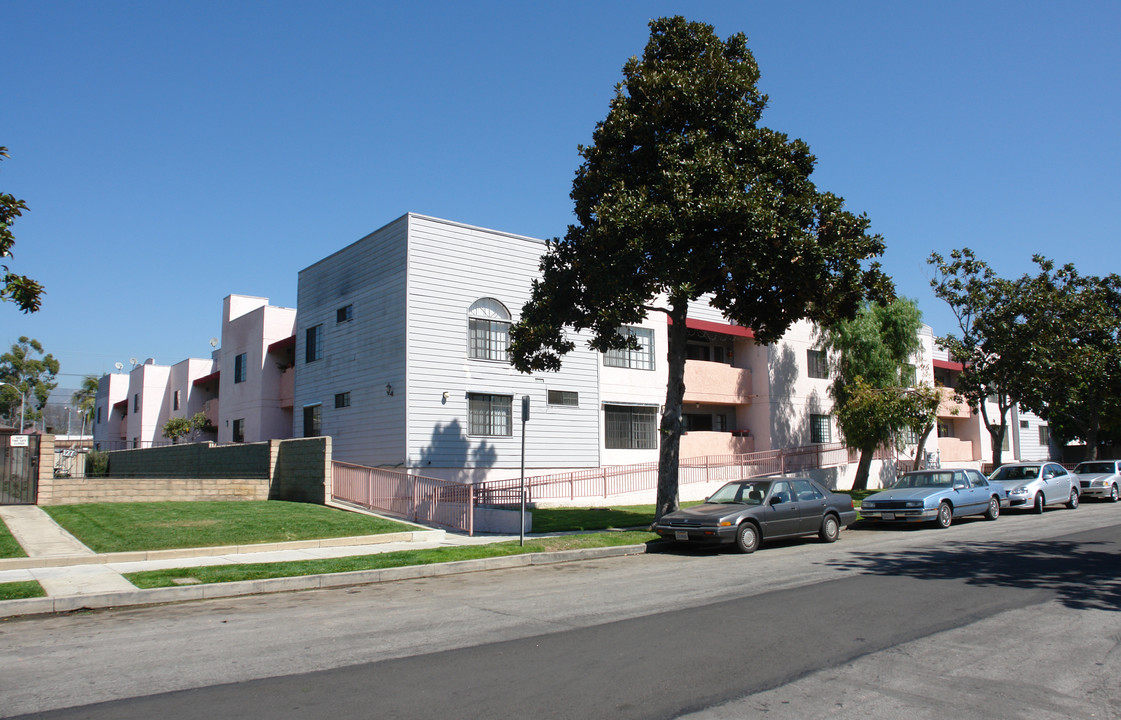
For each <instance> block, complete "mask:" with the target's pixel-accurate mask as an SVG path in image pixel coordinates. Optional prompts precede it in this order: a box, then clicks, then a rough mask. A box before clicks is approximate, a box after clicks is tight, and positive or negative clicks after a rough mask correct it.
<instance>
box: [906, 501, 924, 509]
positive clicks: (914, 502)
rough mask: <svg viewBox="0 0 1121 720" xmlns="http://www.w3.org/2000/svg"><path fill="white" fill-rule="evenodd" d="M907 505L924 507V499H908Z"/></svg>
mask: <svg viewBox="0 0 1121 720" xmlns="http://www.w3.org/2000/svg"><path fill="white" fill-rule="evenodd" d="M907 507H909V508H918V507H922V500H908V501H907Z"/></svg>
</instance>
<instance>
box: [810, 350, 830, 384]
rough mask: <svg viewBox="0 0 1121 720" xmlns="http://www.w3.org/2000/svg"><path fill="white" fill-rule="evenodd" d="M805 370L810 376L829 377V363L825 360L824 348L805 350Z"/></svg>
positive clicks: (821, 378)
mask: <svg viewBox="0 0 1121 720" xmlns="http://www.w3.org/2000/svg"><path fill="white" fill-rule="evenodd" d="M806 371H807V374H808V375H809V376H810V377H812V378H817V379H819V380H824V379H827V378H828V377H829V363H828V362H827V361H826V358H825V351H824V350H807V351H806Z"/></svg>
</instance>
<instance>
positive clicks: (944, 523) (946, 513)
mask: <svg viewBox="0 0 1121 720" xmlns="http://www.w3.org/2000/svg"><path fill="white" fill-rule="evenodd" d="M934 521H935V522H936V523H938V527H940V528H948V527H950V523H952V522H953V521H954V510H953V508H951V507H950V503H948V502H944V503H942V504H941V505H939V506H938V516H937V517H936V518H935V519H934Z"/></svg>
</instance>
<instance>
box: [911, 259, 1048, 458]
mask: <svg viewBox="0 0 1121 720" xmlns="http://www.w3.org/2000/svg"><path fill="white" fill-rule="evenodd" d="M927 262H928V263H929V264H930V265H931V266H932V267H933V268H934V271H935V272H934V277H933V278H932V279H931V281H930V286H931V288H932V289H933V290H934V294H935V295H937V296H938V297H939V298H941V299H942V300H944V301H946V303H947V304H948V305H949V306H950V310H951V311H952V312H953V314H954V318H955V319H956V320H957V324H958V332H956V333H949V334H947V335H945V336H941V337H939V338H938V345H939V346H940V347H942V348H943V349H944V350H946V351H948V352H949V354H950V357H951V358H953V359H954V360H955V361H957V362H960V363H962V364H963V365H964V369H963V370H962V372H961V374H960V375H959V377H958V385H957V387H956V388H955V389H954V391H955V393H956V394H957V395H958V396H959V397H961V398H962V399H964V400H965V402H966V403H968V404H969V405H970V407H972V408H974V409H975V410H977V411H978V412H979V413H980V414H981V419H982V420H983V422H984V424H985V428H986V429H987V430H988V432H989V440H990V445H991V448H992V455H993V464H994V465H996V466H999V465H1000V464H1001V462H1002V453H1003V448H1004V438H1005V437H1006V436H1007V435H1008V413H1009V411H1010V410H1011V409H1012V407H1013V406H1014V405H1015V404H1016V402H1017V401H1018V400H1019V395H1018V391H1019V389H1020V388H1023V387H1025V386H1026V385H1028V384H1030V383H1025V382H1024V380H1025V378H1026V377H1027V371H1028V368H1029V363H1030V358H1031V356H1032V354H1033V352H1034V340H1033V338H1032V336H1031V334H1030V333H1026V332H1024V326H1023V323H1022V319H1021V321H1017V306H1024V305H1025V303H1024V302H1023V300H1022V299H1020V300H1017V294H1018V291H1017V289H1016V287H1015V284H1014V283H1012V282H1010V281H1008V280H1005V279H1003V278H1000V277H998V276H997V275H996V273H995V272H994V271H993V269H992V268H991V267H990V266H989V265H988V263H986V262H985V261H984V260H981V259H979V258H978V257H977V256H976V254H974V252H973V251H972V250H970V249H969V248H963V249H961V250H953V251H952V252H951V253H950V258H949V260H947V259H946V258H944V257H943V256H942V255H939V254H938V253H932V254H931V256H930V258H929V259H928V260H927ZM993 402H995V405H996V415H995V416H993V414H992V412H991V403H993Z"/></svg>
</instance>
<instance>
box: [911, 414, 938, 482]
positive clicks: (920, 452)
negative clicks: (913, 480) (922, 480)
mask: <svg viewBox="0 0 1121 720" xmlns="http://www.w3.org/2000/svg"><path fill="white" fill-rule="evenodd" d="M933 429H934V425H933V424H930V425H927V426H926V430H923V432H922V435H921V436H919V444H918V446H917V449H916V450H915V461H914V462H913V463H911V470H912V471H913V470H918V469H919V467H920V465H921V463H922V459H923V456H924V455H925V454H926V439H927V438H928V437H930V431H931V430H933Z"/></svg>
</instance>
